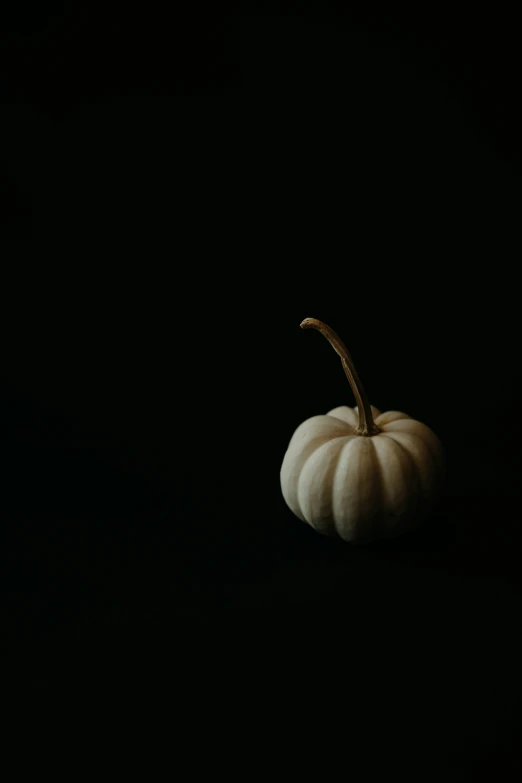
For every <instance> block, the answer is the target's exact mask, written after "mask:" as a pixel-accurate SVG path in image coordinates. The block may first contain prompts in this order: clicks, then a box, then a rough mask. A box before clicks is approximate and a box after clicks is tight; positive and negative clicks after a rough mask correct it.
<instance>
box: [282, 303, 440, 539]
mask: <svg viewBox="0 0 522 783" xmlns="http://www.w3.org/2000/svg"><path fill="white" fill-rule="evenodd" d="M301 327H302V328H303V329H317V330H318V331H319V332H321V334H323V335H324V336H325V337H326V339H327V340H328V341H329V342H330V343H331V345H332V347H333V348H334V349H335V351H336V352H337V353H338V354H339V356H340V357H341V362H342V365H343V368H344V371H345V374H346V377H347V378H348V381H349V383H350V386H351V388H352V391H353V394H354V396H355V401H356V403H357V406H356V407H355V408H350V407H347V406H345V405H341V406H340V407H337V408H333V409H332V410H330V411H328V413H327V414H326V415H319V416H312V418H310V419H307V420H306V421H304V422H303V423H302V424H300V425H299V426H298V427H297V429H296V430H295V432H294V434H293V436H292V438H291V440H290V443H289V445H288V448H287V450H286V453H285V455H284V459H283V464H282V466H281V474H280V479H281V490H282V493H283V497H284V500H285V502H286V504H287V505H288V507H289V508H290V509H291V510H292V511H293V513H294V514H295V515H296V516H297V517H298V518H299V519H301V520H302V521H303V522H307V523H308V524H309V525H311V526H312V528H314V529H315V530H316V531H317V532H318V533H322V534H325V535H330V536H339V537H340V538H341V539H344V540H345V541H353V542H361V543H363V542H366V541H371V540H374V539H377V538H388V537H391V536H395V535H398V534H400V533H402V532H404V531H405V530H407V529H408V528H410V527H414V526H416V525H417V524H418V522H419V521H420V520H421V519H422V518H423V516H425V512H426V511H428V510H430V509H431V508H432V507H433V504H434V501H435V499H436V497H437V495H438V493H439V491H440V489H441V487H442V483H443V479H444V473H445V458H444V451H443V448H442V445H441V442H440V440H439V438H438V437H437V436H436V435H435V433H434V432H432V430H431V429H430V428H429V427H427V426H426V425H425V424H422V422H420V421H416V420H415V419H412V418H411V417H410V416H408V415H407V414H406V413H402V412H400V411H388V412H387V413H381V412H380V411H379V410H378V409H377V408H375V407H374V406H373V405H370V403H369V401H368V397H367V396H366V393H365V391H364V388H363V386H362V383H361V380H360V378H359V376H358V374H357V372H356V370H355V367H354V364H353V361H352V358H351V356H350V354H349V353H348V350H347V349H346V346H345V345H344V343H343V342H342V340H341V339H340V338H339V336H338V335H337V334H336V333H335V332H334V330H333V329H331V328H330V327H329V326H327V325H326V324H324V323H323V322H322V321H318V320H317V319H316V318H305V320H304V321H303V322H302V323H301Z"/></svg>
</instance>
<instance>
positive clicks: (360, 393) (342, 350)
mask: <svg viewBox="0 0 522 783" xmlns="http://www.w3.org/2000/svg"><path fill="white" fill-rule="evenodd" d="M301 329H317V331H318V332H321V334H322V335H324V336H325V337H326V339H327V340H328V342H329V343H330V345H331V346H332V348H333V349H334V350H335V351H336V352H337V353H338V354H339V356H340V357H341V362H342V365H343V369H344V372H345V373H346V377H347V378H348V382H349V383H350V386H351V387H352V391H353V394H354V397H355V399H356V401H357V410H358V412H359V426H358V427H357V428H356V430H355V434H356V435H377V433H378V432H380V429H379V427H378V426H377V425H376V424H375V422H374V420H373V416H372V409H371V407H370V402H369V400H368V397H367V396H366V393H365V391H364V387H363V385H362V383H361V379H360V378H359V376H358V375H357V370H356V369H355V367H354V363H353V361H352V357H351V356H350V354H349V353H348V349H347V348H346V346H345V344H344V343H343V341H342V340H341V338H340V337H339V335H337V334H336V333H335V332H334V330H333V329H332V328H331V327H330V326H327V325H326V324H324V323H323V322H322V321H318V320H317V318H305V319H304V321H302V322H301Z"/></svg>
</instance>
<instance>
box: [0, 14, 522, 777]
mask: <svg viewBox="0 0 522 783" xmlns="http://www.w3.org/2000/svg"><path fill="white" fill-rule="evenodd" d="M1 37H2V58H3V62H2V81H1V85H2V93H3V96H2V97H3V100H4V105H3V107H2V137H3V138H2V141H3V143H2V204H3V210H2V214H3V223H2V231H3V239H4V241H3V243H2V261H3V263H2V269H3V272H2V276H3V285H2V299H3V302H2V314H3V320H4V324H3V330H2V333H3V352H2V353H3V356H2V383H1V395H2V399H3V406H2V408H3V411H4V416H3V417H2V433H3V434H2V439H1V446H2V454H3V463H2V524H1V537H2V540H1V546H0V551H1V558H2V560H1V563H2V565H1V568H2V577H3V579H4V580H5V585H4V589H3V598H4V608H3V611H4V617H5V620H6V624H7V623H9V626H11V623H12V624H13V626H14V627H15V628H16V630H17V635H16V638H18V637H19V634H21V636H20V638H21V639H22V640H24V642H23V645H22V646H24V645H25V646H26V649H27V650H28V651H29V657H30V662H29V661H28V663H27V666H26V672H25V679H26V680H27V679H28V680H29V681H30V683H31V684H35V685H38V686H39V687H43V688H47V687H52V686H53V685H54V684H56V683H57V682H58V681H59V680H60V679H61V678H62V677H63V673H64V671H67V672H68V677H69V682H75V681H76V679H77V677H75V675H74V667H72V669H71V671H72V672H73V673H72V674H71V671H69V669H68V666H69V667H70V662H71V660H73V661H75V660H77V657H78V656H82V655H83V654H84V653H85V650H86V649H87V650H89V666H87V667H83V668H82V675H81V678H80V679H81V680H82V681H85V679H87V680H89V678H94V676H96V678H98V679H99V678H100V677H101V679H102V681H104V682H105V681H107V682H109V681H110V682H111V683H113V682H114V681H115V680H118V679H122V678H124V677H126V676H128V672H129V670H130V668H132V671H133V672H134V673H135V672H136V668H135V666H134V663H135V657H134V656H135V655H136V654H138V656H140V659H141V660H143V659H144V658H146V659H147V660H148V661H149V662H150V660H153V661H154V665H151V664H150V663H149V664H148V665H143V666H141V667H140V668H139V671H140V673H141V676H140V677H138V680H141V679H143V680H144V681H147V682H149V683H150V682H155V683H156V684H157V685H158V686H159V684H161V688H164V687H165V685H166V683H167V682H169V683H172V682H173V683H174V684H175V687H176V688H178V689H179V691H181V690H182V689H183V687H184V686H186V685H187V683H189V685H188V686H187V687H188V688H189V691H190V693H191V694H192V695H191V696H190V697H187V703H189V702H190V703H193V702H194V701H195V702H196V703H197V704H198V705H199V708H198V709H203V711H204V712H205V713H208V712H211V711H212V709H213V708H212V706H211V705H212V704H218V705H221V707H219V708H218V709H217V713H219V715H220V718H219V720H220V722H221V721H222V720H224V717H223V715H221V710H222V705H223V704H224V703H226V704H228V705H229V707H230V704H233V705H234V709H236V710H239V709H241V710H242V712H240V713H239V714H240V715H243V716H244V720H245V722H246V723H247V724H248V723H249V721H252V720H254V716H255V715H257V714H258V713H259V711H260V710H262V709H263V707H262V706H261V705H264V708H266V709H269V711H270V710H271V712H270V715H271V716H272V717H271V718H270V726H271V729H270V733H269V736H265V734H264V733H262V736H263V738H264V739H263V743H262V746H263V753H264V754H266V753H269V751H271V750H272V749H273V748H275V745H276V737H277V734H278V732H277V731H276V729H275V728H274V726H275V724H276V723H277V722H278V721H280V720H281V713H284V714H285V715H287V717H288V721H287V722H285V720H283V724H284V728H283V729H282V730H281V732H282V734H281V736H284V737H286V736H287V735H288V732H289V728H288V726H289V725H290V724H292V725H294V724H295V723H296V721H297V716H298V715H300V717H301V719H304V723H305V725H306V726H308V727H310V726H314V725H315V723H314V719H315V718H316V717H317V715H318V714H321V715H322V714H324V709H325V708H326V706H327V708H328V710H331V711H332V712H331V716H332V717H329V720H328V721H327V726H328V730H329V731H330V730H332V729H333V726H334V725H335V726H336V728H337V730H340V732H341V735H344V736H345V737H347V736H350V737H351V736H353V734H352V731H354V730H355V728H354V727H352V725H351V723H350V727H348V722H350V721H351V718H350V716H347V717H346V718H345V719H343V720H342V721H341V723H339V719H338V718H336V719H335V720H333V712H334V711H335V709H336V708H337V707H338V706H339V704H342V705H343V704H344V705H346V709H347V711H348V712H352V714H353V715H355V718H356V723H357V725H358V728H359V729H360V728H361V726H362V732H360V733H362V735H364V736H366V737H367V738H371V737H375V736H378V737H379V740H378V742H379V743H380V742H382V741H384V738H385V737H387V738H389V737H390V736H392V737H393V741H394V743H395V744H394V753H396V754H397V758H398V759H399V761H404V759H405V758H406V757H408V756H409V755H410V754H411V751H412V747H416V748H417V749H419V748H420V749H421V750H420V755H421V756H423V757H424V759H426V758H429V759H431V761H430V764H438V763H439V762H443V763H444V764H446V763H448V764H449V765H450V766H451V767H452V768H454V769H455V770H459V769H475V768H478V767H483V766H484V765H486V764H491V765H492V766H491V768H492V769H493V768H495V769H497V768H498V764H499V759H502V763H503V764H504V765H505V766H506V769H508V768H509V769H511V766H510V765H512V764H514V761H513V760H512V759H513V756H512V755H510V754H509V753H508V750H509V749H510V748H511V746H512V743H513V742H514V740H513V738H514V737H515V735H516V732H517V726H518V727H519V726H520V723H519V719H518V712H517V710H518V707H517V705H518V704H519V701H518V700H519V698H520V684H521V683H520V669H519V665H518V661H519V655H520V648H519V646H517V641H516V638H517V637H516V632H517V626H518V625H519V616H520V575H519V574H520V571H519V558H520V546H521V543H522V542H521V537H520V533H519V532H518V531H519V527H518V525H519V520H518V517H519V514H518V508H517V504H516V501H517V495H516V488H517V486H516V485H517V480H518V457H517V443H518V442H519V440H520V424H519V422H518V414H517V410H516V401H517V398H518V392H519V389H520V370H519V365H518V358H519V350H518V334H517V326H518V317H517V316H518V308H517V304H518V290H517V284H516V283H515V279H516V274H517V266H518V264H517V261H518V258H519V250H520V245H519V234H518V221H519V207H520V199H519V193H520V164H521V161H520V157H519V150H518V148H517V144H516V139H517V131H518V130H519V126H517V125H516V114H515V112H514V109H513V103H514V102H516V100H517V96H518V80H519V75H520V65H519V59H518V53H517V51H516V49H515V48H514V43H513V38H512V35H511V32H510V24H509V23H508V22H505V23H503V24H500V22H499V23H493V22H492V21H491V20H482V21H481V20H477V19H475V22H474V26H472V27H470V26H469V25H467V24H466V25H465V24H464V23H461V24H459V23H458V22H457V21H456V20H453V21H452V24H451V25H450V24H449V23H448V20H445V19H442V18H441V19H438V20H433V19H432V20H429V21H428V20H424V19H420V18H418V19H417V20H416V21H415V23H414V24H413V26H411V27H408V26H407V25H406V24H405V20H402V19H400V18H397V19H395V20H387V21H383V20H382V19H381V21H380V23H379V24H376V23H375V22H372V21H371V20H361V19H357V20H356V19H352V18H348V17H343V18H341V17H338V16H335V15H332V16H330V17H327V16H324V17H323V18H321V19H317V18H315V17H312V16H306V15H302V16H297V15H295V16H277V15H275V16H249V17H248V16H245V17H242V18H226V19H223V18H218V17H217V16H215V15H214V16H211V15H202V16H201V18H199V19H196V18H188V17H181V16H180V15H177V16H176V14H174V15H173V16H171V17H168V18H167V16H165V15H164V16H161V15H159V16H158V15H156V16H155V15H154V14H153V13H152V11H151V12H150V13H149V14H148V15H147V18H144V17H143V13H142V12H138V11H134V10H132V7H129V8H128V9H127V11H126V13H125V14H123V15H118V14H116V13H114V14H113V15H112V16H111V15H110V14H109V13H108V12H107V11H105V12H104V15H99V14H97V13H96V12H95V11H94V10H91V11H90V12H88V13H87V12H86V13H84V14H83V15H82V14H81V13H80V12H79V11H78V10H65V11H64V10H63V7H62V6H61V5H60V4H56V5H55V6H54V7H49V9H48V11H41V12H40V13H39V15H37V16H34V17H31V18H30V19H29V18H27V17H23V16H22V15H20V16H17V15H16V14H14V15H13V12H11V16H9V17H6V18H5V19H4V23H3V27H2V31H1ZM307 316H313V317H317V318H320V319H322V320H324V321H326V322H328V323H330V325H331V326H333V327H334V328H335V329H336V330H337V331H338V332H339V333H340V335H341V336H342V337H343V338H344V340H345V342H346V343H347V345H348V347H349V349H350V351H351V353H352V355H353V357H354V360H355V362H356V365H357V367H358V370H359V373H360V375H361V376H362V378H363V380H364V383H365V387H366V389H367V390H368V393H369V396H370V398H371V400H372V402H373V403H374V404H375V405H377V406H378V407H379V408H381V409H382V410H386V409H400V410H405V411H406V412H408V413H409V414H410V415H412V416H414V417H416V418H419V419H421V420H422V421H424V422H425V423H427V424H428V425H429V426H431V427H432V428H433V429H434V430H435V431H436V432H437V433H438V434H439V436H440V437H441V439H442V441H443V443H444V445H445V448H446V451H447V455H448V461H449V467H450V473H449V483H448V488H447V492H446V494H445V496H444V497H443V498H442V500H441V506H440V508H439V509H438V510H436V513H435V511H434V518H433V519H432V520H431V523H430V524H429V525H427V526H426V528H425V529H424V530H423V531H421V532H420V533H418V534H415V535H411V536H406V537H404V538H403V539H401V540H398V541H396V542H393V543H387V544H385V545H384V544H381V545H379V544H375V545H371V546H367V547H352V546H349V545H346V544H342V543H336V542H333V541H330V540H326V539H324V540H323V539H322V538H321V537H319V536H317V535H316V534H315V533H314V532H313V531H312V530H310V529H308V528H307V527H306V526H304V525H302V523H300V522H299V521H298V520H296V519H295V518H294V517H293V516H292V514H291V513H290V512H289V510H288V509H287V508H286V507H285V504H284V501H283V499H282V497H281V493H280V488H279V469H280V465H281V461H282V458H283V455H284V451H285V448H286V445H287V443H288V440H289V438H290V436H291V434H292V432H293V430H294V429H295V427H296V426H297V425H298V424H299V423H300V422H301V421H302V420H303V419H304V418H307V417H308V416H311V415H314V414H316V413H320V412H325V411H326V410H328V409H329V408H331V407H334V406H336V405H339V404H343V403H346V404H354V403H353V401H352V398H351V393H350V390H349V388H348V386H347V383H346V380H345V378H344V375H343V372H342V368H341V366H340V363H339V361H338V359H337V357H336V355H335V354H334V352H333V351H332V349H331V348H330V347H329V346H328V345H327V343H326V341H324V340H323V338H320V337H319V336H318V335H317V334H315V333H308V332H307V333H305V332H302V331H301V330H300V329H299V323H300V321H301V320H302V319H303V318H304V317H307ZM10 638H13V637H12V636H10ZM122 648H123V649H125V650H126V653H125V654H124V655H119V654H116V655H114V651H115V650H118V651H120V650H121V649H122ZM129 650H132V653H129ZM57 651H60V652H57ZM64 651H65V652H64ZM136 651H139V652H138V653H136ZM142 656H143V657H142ZM113 657H114V660H112V658H113ZM131 659H132V660H133V664H132V665H131V663H130V662H129V661H130V660H131ZM109 660H111V661H112V662H111V663H109ZM94 672H96V675H94ZM124 672H125V674H123V673H124ZM133 676H134V677H135V676H136V674H134V675H133ZM217 692H219V694H221V695H220V697H219V698H218V696H217V695H216V693H217ZM194 694H197V698H196V696H194ZM224 694H226V696H225V695H224ZM261 694H263V695H261ZM267 694H269V695H267ZM312 694H313V699H317V704H320V706H312V702H313V699H312ZM325 694H327V696H326V697H325ZM328 695H329V696H331V697H332V701H331V702H329V701H328ZM178 698H179V694H178ZM220 699H221V700H220ZM184 703H185V702H184ZM239 703H241V705H242V706H241V708H239V707H238V704H239ZM313 703H314V705H315V704H316V702H315V701H314V702H313ZM267 705H268V706H267ZM297 705H299V706H297ZM348 705H351V706H348ZM230 709H232V708H231V707H230ZM314 710H317V711H314ZM232 711H234V710H232ZM328 714H329V715H330V713H328ZM276 716H278V717H277V721H276ZM361 716H364V717H361ZM344 720H346V722H347V723H346V724H345V723H344ZM242 721H243V719H241V720H238V721H237V723H242ZM316 723H318V724H320V725H317V729H319V728H321V727H322V728H323V729H324V727H325V724H324V721H318V722H317V721H316ZM226 725H227V727H228V729H227V730H232V729H231V728H230V726H231V725H232V724H229V723H227V724H226ZM233 725H234V731H238V730H239V727H238V726H237V725H236V724H235V723H234V724H233ZM199 731H202V729H201V727H200V728H199ZM209 731H210V730H209ZM314 731H315V729H314ZM376 731H377V734H376ZM381 735H382V739H381ZM254 736H258V737H259V736H260V735H259V734H257V735H256V734H255V733H254ZM357 736H359V734H357ZM406 738H409V739H408V740H406ZM358 741H359V740H357V742H358ZM373 741H374V740H373ZM392 744H393V743H392ZM370 745H371V741H370ZM301 752H302V751H301ZM372 752H373V751H372ZM508 759H509V761H508Z"/></svg>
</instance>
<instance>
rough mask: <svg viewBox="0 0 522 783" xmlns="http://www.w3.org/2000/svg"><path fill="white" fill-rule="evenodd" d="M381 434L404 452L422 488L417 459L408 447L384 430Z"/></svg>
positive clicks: (416, 507)
mask: <svg viewBox="0 0 522 783" xmlns="http://www.w3.org/2000/svg"><path fill="white" fill-rule="evenodd" d="M400 421H403V419H400ZM381 434H382V435H384V436H385V437H387V438H388V440H391V441H392V442H393V443H394V444H395V446H396V447H398V449H399V451H401V452H402V453H403V454H406V457H407V458H408V462H409V463H410V465H413V472H414V474H415V478H416V480H417V488H422V479H421V475H420V473H419V467H418V464H417V460H416V459H415V457H414V456H413V454H412V453H411V452H410V451H408V449H407V448H406V446H404V444H403V443H400V442H399V441H398V440H395V438H390V437H389V436H388V435H387V434H386V432H385V431H384V430H382V431H381ZM404 434H408V435H410V434H411V433H409V432H408V433H404ZM421 440H422V438H421ZM422 442H423V443H424V445H425V446H426V448H427V450H428V452H429V451H430V449H429V447H428V446H427V444H426V443H425V442H424V441H422ZM430 459H431V452H430ZM432 463H433V460H432ZM415 511H416V512H417V511H418V502H417V503H416V506H415Z"/></svg>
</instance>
